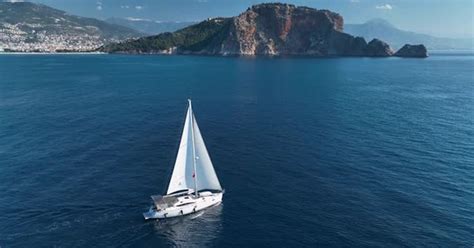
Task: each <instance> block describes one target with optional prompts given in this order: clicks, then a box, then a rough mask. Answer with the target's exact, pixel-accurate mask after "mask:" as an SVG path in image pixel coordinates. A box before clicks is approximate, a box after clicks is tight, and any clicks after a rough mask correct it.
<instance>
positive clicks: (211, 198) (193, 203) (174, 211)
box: [143, 192, 223, 220]
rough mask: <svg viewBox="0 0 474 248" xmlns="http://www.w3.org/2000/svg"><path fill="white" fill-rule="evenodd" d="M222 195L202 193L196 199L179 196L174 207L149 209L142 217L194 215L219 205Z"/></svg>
mask: <svg viewBox="0 0 474 248" xmlns="http://www.w3.org/2000/svg"><path fill="white" fill-rule="evenodd" d="M222 195H223V193H222V192H219V193H211V192H202V193H201V194H200V195H199V197H197V198H196V197H195V195H183V196H179V197H177V199H178V202H176V204H174V206H170V207H167V208H164V209H156V207H151V208H150V210H149V211H148V212H145V213H143V217H145V220H148V219H166V218H173V217H178V216H184V215H188V214H192V213H196V212H199V211H202V210H204V209H206V208H210V207H212V206H216V205H219V204H220V203H221V202H222Z"/></svg>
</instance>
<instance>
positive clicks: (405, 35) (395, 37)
mask: <svg viewBox="0 0 474 248" xmlns="http://www.w3.org/2000/svg"><path fill="white" fill-rule="evenodd" d="M344 32H346V33H349V34H352V35H355V36H361V37H364V38H365V39H367V40H370V39H373V38H379V39H382V40H384V41H386V42H387V43H388V44H390V46H392V47H393V48H396V49H398V48H400V47H402V46H403V45H404V44H405V43H411V44H422V43H423V44H424V45H425V46H426V47H427V48H428V49H430V50H445V49H446V50H447V49H457V50H473V49H474V39H452V38H438V37H434V36H431V35H426V34H419V33H415V32H410V31H405V30H401V29H398V28H397V27H395V26H394V25H392V24H391V23H389V22H388V21H386V20H384V19H373V20H370V21H368V22H366V23H363V24H346V25H344Z"/></svg>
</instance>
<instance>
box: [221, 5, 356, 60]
mask: <svg viewBox="0 0 474 248" xmlns="http://www.w3.org/2000/svg"><path fill="white" fill-rule="evenodd" d="M343 25H344V19H343V18H342V16H340V15H339V14H337V13H334V12H331V11H329V10H317V9H313V8H307V7H296V6H295V5H291V4H260V5H255V6H253V7H251V8H249V9H248V10H247V11H245V12H244V13H242V14H240V15H239V16H237V17H234V19H233V23H232V27H231V28H230V32H229V36H228V37H227V38H226V39H225V40H224V42H223V46H222V49H221V51H220V53H221V54H236V55H260V54H262V55H313V56H328V55H363V54H364V51H363V50H364V49H365V48H364V47H363V46H361V45H360V44H362V43H365V41H364V42H360V40H354V39H355V38H354V37H352V36H350V35H347V34H343V33H342V30H343ZM337 37H342V40H338V39H336V38H337ZM359 39H360V38H359ZM357 42H358V44H359V45H357ZM352 48H357V49H358V51H352V50H351V49H352Z"/></svg>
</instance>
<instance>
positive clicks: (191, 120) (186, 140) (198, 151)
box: [166, 102, 222, 194]
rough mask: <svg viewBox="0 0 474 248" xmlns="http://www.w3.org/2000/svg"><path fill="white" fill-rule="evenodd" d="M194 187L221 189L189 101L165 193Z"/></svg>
mask: <svg viewBox="0 0 474 248" xmlns="http://www.w3.org/2000/svg"><path fill="white" fill-rule="evenodd" d="M193 148H194V151H193ZM193 154H194V155H195V159H194V158H193ZM196 188H197V190H198V191H199V190H203V189H210V190H222V187H221V185H220V183H219V180H218V179H217V175H216V172H215V171H214V167H213V166H212V162H211V158H210V157H209V154H208V153H207V149H206V146H205V144H204V140H203V138H202V136H201V132H200V130H199V127H198V125H197V122H196V119H195V117H194V114H193V112H192V107H191V102H189V108H188V112H187V114H186V120H185V122H184V129H183V134H182V136H181V142H180V144H179V150H178V155H177V157H176V162H175V164H174V169H173V174H172V175H171V180H170V184H169V186H168V190H167V192H166V194H172V193H174V192H177V191H181V190H187V189H192V190H195V189H196Z"/></svg>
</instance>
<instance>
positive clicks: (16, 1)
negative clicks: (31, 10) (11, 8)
mask: <svg viewBox="0 0 474 248" xmlns="http://www.w3.org/2000/svg"><path fill="white" fill-rule="evenodd" d="M4 2H8V3H20V2H24V0H4Z"/></svg>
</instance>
